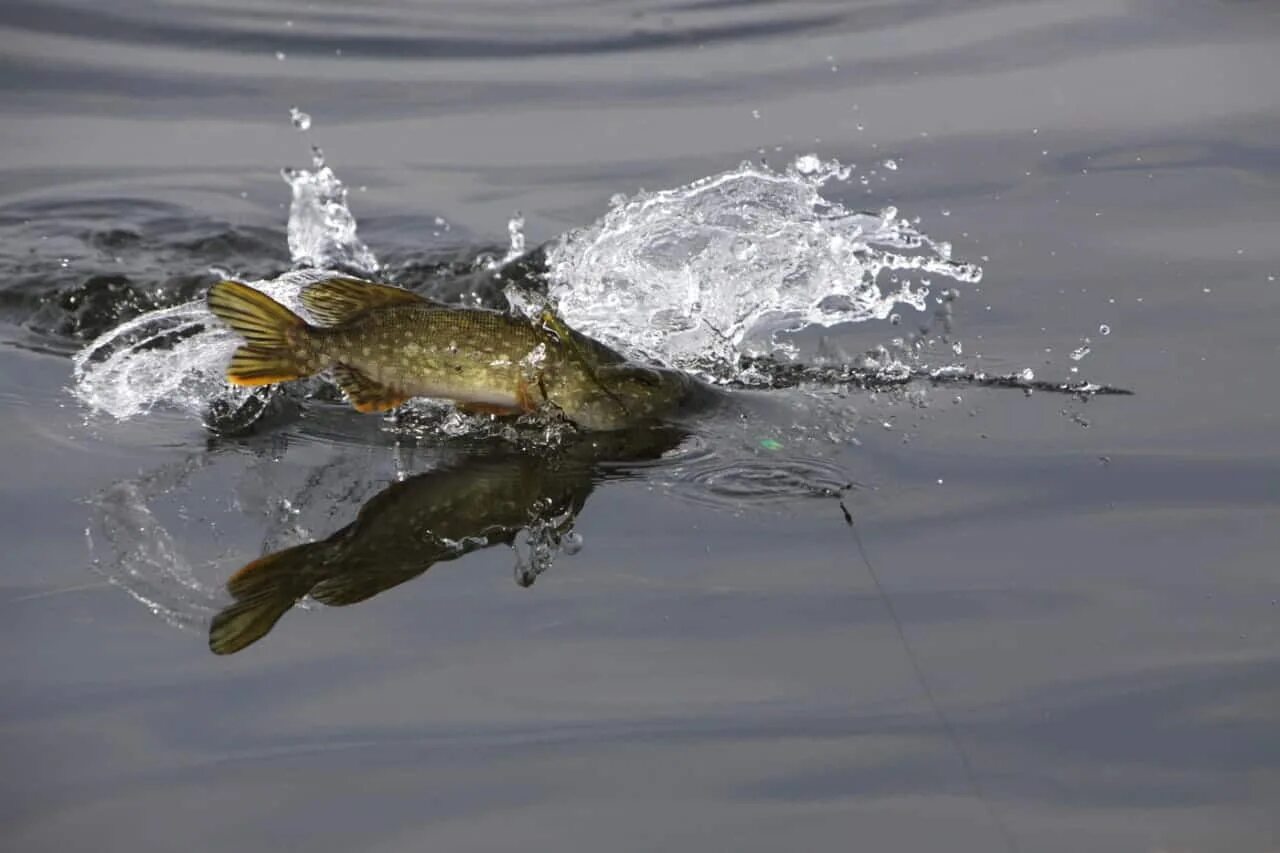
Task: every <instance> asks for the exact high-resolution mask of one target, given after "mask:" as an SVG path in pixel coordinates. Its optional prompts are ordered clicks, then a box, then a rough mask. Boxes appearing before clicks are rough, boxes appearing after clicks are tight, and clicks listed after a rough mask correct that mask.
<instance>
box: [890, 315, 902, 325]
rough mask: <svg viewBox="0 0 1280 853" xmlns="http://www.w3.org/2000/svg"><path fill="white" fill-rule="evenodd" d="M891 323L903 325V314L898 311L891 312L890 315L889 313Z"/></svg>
mask: <svg viewBox="0 0 1280 853" xmlns="http://www.w3.org/2000/svg"><path fill="white" fill-rule="evenodd" d="M889 325H891V326H901V325H902V315H901V314H898V313H894V314H890V315H889Z"/></svg>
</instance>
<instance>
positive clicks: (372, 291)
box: [302, 277, 431, 326]
mask: <svg viewBox="0 0 1280 853" xmlns="http://www.w3.org/2000/svg"><path fill="white" fill-rule="evenodd" d="M430 301H431V300H429V299H427V298H426V297H424V296H419V295H418V294H416V293H414V292H413V291H412V290H405V289H403V288H400V287H392V286H391V285H389V284H374V283H373V282H372V281H361V280H360V279H358V278H342V277H338V278H326V279H325V280H324V281H317V282H316V283H315V284H313V285H311V286H310V287H308V288H307V289H306V290H304V291H302V304H303V305H305V306H306V308H307V313H308V314H310V315H311V316H312V317H313V318H314V319H315V321H316V322H317V323H319V324H320V325H322V326H340V325H342V324H343V323H346V322H348V321H350V320H352V319H354V318H356V317H358V316H360V315H361V314H363V313H364V312H366V311H368V310H369V309H371V308H385V307H386V306H388V305H422V304H427V303H429V302H430Z"/></svg>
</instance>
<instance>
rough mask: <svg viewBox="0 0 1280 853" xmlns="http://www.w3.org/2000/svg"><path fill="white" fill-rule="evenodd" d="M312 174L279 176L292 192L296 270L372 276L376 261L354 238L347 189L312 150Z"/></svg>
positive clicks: (291, 247)
mask: <svg viewBox="0 0 1280 853" xmlns="http://www.w3.org/2000/svg"><path fill="white" fill-rule="evenodd" d="M313 152H314V154H315V156H314V158H313V161H312V162H313V166H314V170H313V171H308V170H306V169H298V168H294V167H286V168H284V169H282V170H281V172H280V174H281V175H282V176H283V177H284V180H285V183H287V184H288V185H289V186H290V188H291V189H292V190H293V201H292V202H291V203H290V204H289V254H290V256H291V257H292V258H293V263H294V266H296V267H316V268H323V267H336V268H340V269H348V270H353V271H355V272H359V273H364V274H365V275H372V274H374V273H376V272H377V271H378V259H377V258H376V257H375V256H374V254H373V252H372V251H371V250H370V249H369V247H368V246H366V245H365V244H364V242H363V241H361V240H360V238H359V237H357V236H356V218H355V216H354V215H352V213H351V210H350V208H348V207H347V187H346V185H345V184H343V183H342V181H341V180H339V179H338V176H337V175H336V174H334V171H333V169H332V168H331V167H330V166H328V165H326V164H325V162H324V152H322V151H321V150H320V149H319V148H314V149H313Z"/></svg>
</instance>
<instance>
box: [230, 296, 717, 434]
mask: <svg viewBox="0 0 1280 853" xmlns="http://www.w3.org/2000/svg"><path fill="white" fill-rule="evenodd" d="M302 301H303V304H304V305H305V306H306V308H307V311H308V313H310V314H311V315H313V316H314V317H315V318H316V320H317V321H318V322H317V323H316V324H314V325H313V324H310V323H307V322H306V321H304V320H303V319H302V318H301V317H299V316H298V315H296V314H294V313H293V312H292V311H290V310H289V309H288V308H286V307H285V306H283V305H281V304H279V303H278V302H275V301H274V300H272V299H271V298H270V297H269V296H267V295H266V294H264V293H262V292H260V291H257V290H255V289H253V288H251V287H249V286H247V285H244V284H240V283H238V282H232V281H223V282H219V283H218V284H215V285H214V286H213V287H212V288H210V290H209V297H208V304H209V308H210V309H211V310H212V311H213V312H214V314H216V315H217V316H218V317H219V318H221V319H222V320H224V321H225V322H226V323H228V324H229V325H230V326H231V327H232V328H233V329H235V330H236V331H237V332H239V333H240V334H241V335H242V336H243V337H244V338H245V340H246V344H245V346H242V347H240V349H238V350H237V351H236V353H235V354H234V356H233V357H232V360H231V365H230V367H229V368H228V370H227V378H228V380H229V381H230V382H232V383H234V384H237V385H266V384H271V383H276V382H285V381H289V380H292V379H300V378H303V377H306V376H311V375H314V374H316V373H319V372H321V371H323V370H329V371H331V373H332V375H333V377H334V380H335V381H336V382H337V383H338V385H339V386H340V387H341V388H342V390H343V392H344V393H345V394H346V396H347V398H348V399H349V400H350V402H351V403H352V405H353V406H355V407H356V408H357V409H358V410H360V411H362V412H375V411H385V410H387V409H391V408H394V407H395V406H398V405H400V404H401V403H403V402H404V401H405V400H407V399H409V398H410V397H434V398H439V399H447V400H452V401H454V402H455V403H457V404H459V405H460V406H461V407H462V408H464V409H468V410H470V411H476V412H492V413H496V414H517V413H523V412H533V411H537V410H540V409H550V410H554V411H558V412H560V413H562V414H563V415H564V416H565V417H567V418H568V419H569V420H571V421H573V422H574V423H576V424H578V425H579V426H581V427H584V428H587V429H599V430H612V429H620V428H622V427H625V426H629V425H632V424H635V423H639V422H643V421H646V420H652V419H655V418H659V417H662V416H664V415H666V414H669V413H670V412H672V411H673V410H674V409H675V408H677V407H678V405H679V404H680V403H681V402H682V401H683V400H684V399H685V398H686V397H688V396H689V395H690V392H692V391H693V390H695V387H696V386H697V385H698V383H697V382H696V380H694V379H693V378H692V377H690V376H688V375H686V374H684V373H680V372H678V371H672V370H665V369H660V368H656V367H649V366H646V365H639V364H635V363H633V362H629V361H627V360H626V359H625V358H624V357H623V356H622V355H620V354H619V353H617V352H615V351H614V350H612V349H610V348H608V347H606V346H605V345H603V344H601V343H599V342H598V341H595V340H593V339H591V338H589V337H587V336H586V335H582V334H580V333H578V332H574V331H573V330H571V329H568V328H567V327H565V326H563V324H561V323H559V322H558V321H556V322H554V323H551V324H535V323H534V322H531V321H530V320H528V319H525V318H522V317H515V316H511V315H509V314H504V313H502V312H498V311H491V310H487V309H482V308H460V307H454V306H447V305H441V304H439V303H435V302H431V301H429V300H426V299H424V298H423V297H421V296H419V295H417V294H415V293H413V292H411V291H407V290H402V289H400V288H397V287H390V286H388V285H382V284H375V283H372V282H365V281H360V280H358V279H350V278H333V279H328V280H326V281H322V282H318V283H316V284H313V285H311V287H309V288H308V289H307V290H305V291H304V292H303V294H302Z"/></svg>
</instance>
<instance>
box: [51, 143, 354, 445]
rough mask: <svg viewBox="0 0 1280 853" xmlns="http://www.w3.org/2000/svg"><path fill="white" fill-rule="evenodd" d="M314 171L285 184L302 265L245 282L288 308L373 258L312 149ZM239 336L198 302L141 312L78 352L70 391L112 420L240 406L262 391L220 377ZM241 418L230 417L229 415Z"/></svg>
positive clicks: (340, 191)
mask: <svg viewBox="0 0 1280 853" xmlns="http://www.w3.org/2000/svg"><path fill="white" fill-rule="evenodd" d="M313 152H314V160H313V162H314V166H315V169H314V171H308V170H305V169H294V168H286V169H284V170H283V171H282V174H283V175H284V178H285V181H286V182H288V184H289V185H290V187H292V189H293V201H292V203H291V204H290V206H289V225H288V241H289V252H290V255H291V257H292V260H293V263H294V265H295V266H297V267H299V268H300V269H298V270H295V271H293V272H290V273H286V274H284V275H282V276H280V277H279V278H277V279H274V280H271V281H256V282H248V283H249V284H250V285H252V286H253V287H256V288H258V289H259V290H261V291H263V292H264V293H266V294H267V295H269V296H271V297H272V298H273V299H275V300H276V301H278V302H282V303H284V304H285V305H286V306H288V307H289V308H291V309H293V310H294V311H296V312H299V313H303V314H304V315H305V311H304V310H303V307H302V305H301V302H300V300H299V298H298V297H299V294H300V293H301V292H302V289H303V288H304V287H306V286H307V285H308V284H310V283H312V282H315V281H319V280H321V279H324V278H328V277H330V276H332V275H334V274H335V272H334V271H335V269H336V270H354V271H356V272H360V273H364V274H366V275H369V274H373V273H375V272H376V271H377V269H378V260H377V258H376V257H375V256H374V254H373V252H372V251H370V249H369V247H368V246H366V245H365V244H364V243H363V242H362V241H361V240H360V238H359V237H358V236H356V219H355V216H354V215H353V214H352V213H351V211H350V209H348V207H347V204H346V198H347V189H346V187H345V186H344V185H343V183H342V181H341V180H339V179H338V177H337V175H335V174H334V172H333V170H332V169H331V168H330V167H329V166H327V165H325V163H324V154H323V152H322V151H320V149H319V148H313ZM238 340H239V339H238V338H237V336H236V335H235V334H234V333H233V332H231V331H230V330H228V329H226V328H224V327H223V326H222V325H221V324H220V323H218V322H217V321H216V320H215V319H214V317H213V315H212V314H211V313H210V312H209V310H208V309H207V308H206V307H205V305H204V301H203V300H195V301H192V302H187V303H184V304H182V305H177V306H174V307H171V308H164V309H161V310H158V311H152V312H149V313H147V314H143V315H142V316H140V317H137V318H135V319H133V320H130V321H129V322H126V323H124V324H122V325H120V326H118V327H116V328H115V329H112V330H111V331H109V332H107V333H106V334H104V335H101V336H99V337H98V338H97V339H95V340H94V341H93V342H92V343H90V344H89V345H88V346H87V347H85V348H84V349H82V350H81V351H80V352H79V353H77V354H76V356H75V358H74V362H73V375H74V378H75V387H74V389H73V391H74V393H75V394H76V396H77V397H79V398H80V399H81V400H83V401H84V402H85V403H87V404H88V405H89V406H90V407H91V408H93V409H94V410H96V411H101V412H105V413H106V414H108V415H111V416H113V417H115V418H117V419H121V420H123V419H126V418H132V417H136V416H138V415H143V414H146V413H148V412H150V411H152V410H153V409H154V408H157V407H163V408H172V409H176V410H178V411H182V412H186V413H189V414H193V415H195V416H197V417H202V418H206V419H207V418H208V415H209V413H210V412H211V411H217V412H224V413H240V412H243V411H244V410H245V409H246V407H248V406H250V405H252V404H254V403H255V402H257V403H258V404H259V405H258V408H257V411H260V410H261V409H262V406H261V402H262V400H263V397H264V395H265V394H267V393H268V392H266V391H262V390H254V389H247V388H238V387H235V386H230V385H228V384H227V382H226V380H225V378H224V373H225V369H226V365H227V362H228V360H229V359H230V357H231V353H232V352H233V351H234V350H235V348H236V346H237V345H238ZM238 420H244V419H243V418H239V419H237V418H234V417H233V418H232V422H237V421H238Z"/></svg>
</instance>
